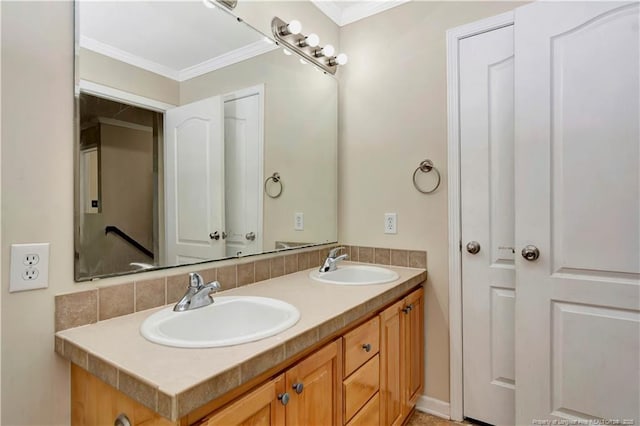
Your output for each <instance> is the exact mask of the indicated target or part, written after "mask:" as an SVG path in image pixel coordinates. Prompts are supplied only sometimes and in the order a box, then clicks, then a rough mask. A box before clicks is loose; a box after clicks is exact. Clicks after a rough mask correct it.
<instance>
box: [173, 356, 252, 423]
mask: <svg viewBox="0 0 640 426" xmlns="http://www.w3.org/2000/svg"><path fill="white" fill-rule="evenodd" d="M239 385H240V367H237V368H233V369H231V370H227V371H225V372H223V373H221V374H219V375H217V376H216V377H214V378H213V379H211V380H207V381H205V382H203V383H200V384H199V385H196V386H194V387H192V388H191V389H188V390H186V391H184V392H182V393H181V394H179V395H178V417H182V416H184V415H185V414H187V413H189V412H190V411H193V410H194V409H196V408H198V407H201V406H202V405H204V404H206V403H207V402H209V401H213V400H214V399H216V398H217V397H219V396H221V395H223V394H225V393H226V392H228V391H230V390H231V389H233V388H236V387H238V386H239Z"/></svg>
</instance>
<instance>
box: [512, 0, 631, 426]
mask: <svg viewBox="0 0 640 426" xmlns="http://www.w3.org/2000/svg"><path fill="white" fill-rule="evenodd" d="M515 18H516V19H515V22H516V32H515V60H516V62H515V76H516V79H515V112H516V114H515V160H516V162H515V171H516V173H515V177H516V180H515V192H516V243H517V252H518V253H517V256H516V268H517V289H518V297H517V299H516V360H517V361H516V380H517V383H518V387H517V388H516V423H518V424H530V423H531V422H535V421H536V420H541V419H548V420H560V421H569V422H571V421H585V422H586V421H588V420H592V419H606V420H611V421H614V422H615V421H617V422H620V423H619V424H638V423H640V107H639V102H640V73H639V69H638V68H639V66H640V44H639V34H638V27H639V25H640V10H639V3H637V2H636V3H613V2H558V3H556V2H536V3H533V4H531V5H527V6H524V7H522V8H520V9H517V10H516V15H515ZM527 245H532V246H535V247H537V249H538V250H539V253H540V255H539V258H538V259H537V260H532V261H527V260H525V259H524V258H523V256H521V255H520V250H522V249H523V247H525V246H527ZM565 424H566V423H565ZM585 424H586V423H585ZM607 424H616V423H607Z"/></svg>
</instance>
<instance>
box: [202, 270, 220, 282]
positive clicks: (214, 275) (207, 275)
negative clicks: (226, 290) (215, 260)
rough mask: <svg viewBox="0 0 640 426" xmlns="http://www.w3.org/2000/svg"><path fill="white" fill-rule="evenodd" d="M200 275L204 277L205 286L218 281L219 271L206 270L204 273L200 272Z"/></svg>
mask: <svg viewBox="0 0 640 426" xmlns="http://www.w3.org/2000/svg"><path fill="white" fill-rule="evenodd" d="M200 275H202V281H204V283H205V284H209V283H212V282H214V281H216V280H217V279H218V269H217V268H209V269H205V270H204V271H202V272H200Z"/></svg>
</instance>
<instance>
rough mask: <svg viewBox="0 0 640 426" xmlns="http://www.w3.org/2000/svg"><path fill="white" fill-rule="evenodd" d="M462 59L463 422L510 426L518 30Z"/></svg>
mask: <svg viewBox="0 0 640 426" xmlns="http://www.w3.org/2000/svg"><path fill="white" fill-rule="evenodd" d="M459 55H460V56H459V57H460V71H459V73H460V75H459V82H460V83H459V84H460V166H461V167H460V190H461V231H462V233H461V236H462V245H463V247H462V306H463V308H462V309H463V310H462V321H463V337H462V339H463V363H464V372H463V383H464V416H465V417H471V418H474V419H477V420H482V421H483V422H485V423H490V424H494V425H513V424H514V421H515V417H514V416H515V409H514V405H515V391H514V388H515V371H514V350H515V348H514V345H515V343H514V320H515V317H514V307H515V297H516V291H515V266H514V254H513V247H514V200H513V198H514V193H513V179H514V177H513V65H514V62H513V26H507V27H504V28H500V29H497V30H493V31H488V32H485V33H482V34H478V35H475V36H472V37H468V38H465V39H463V40H461V41H460V45H459Z"/></svg>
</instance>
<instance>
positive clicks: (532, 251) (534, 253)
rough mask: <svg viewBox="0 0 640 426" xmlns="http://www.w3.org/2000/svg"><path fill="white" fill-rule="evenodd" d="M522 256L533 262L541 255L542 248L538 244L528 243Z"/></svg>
mask: <svg viewBox="0 0 640 426" xmlns="http://www.w3.org/2000/svg"><path fill="white" fill-rule="evenodd" d="M522 257H524V258H525V259H526V260H528V261H529V262H533V261H534V260H537V259H538V258H539V257H540V250H538V247H536V246H532V245H528V246H526V247H525V248H523V249H522Z"/></svg>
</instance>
